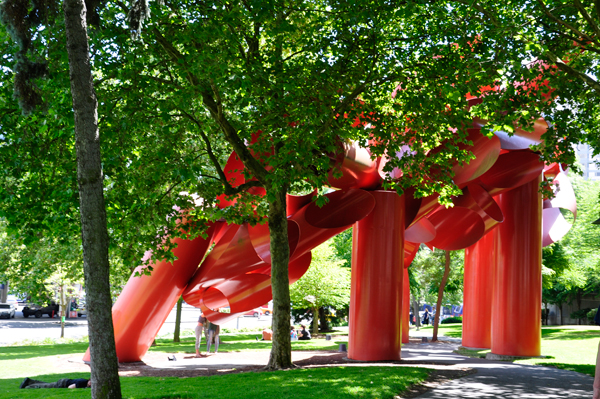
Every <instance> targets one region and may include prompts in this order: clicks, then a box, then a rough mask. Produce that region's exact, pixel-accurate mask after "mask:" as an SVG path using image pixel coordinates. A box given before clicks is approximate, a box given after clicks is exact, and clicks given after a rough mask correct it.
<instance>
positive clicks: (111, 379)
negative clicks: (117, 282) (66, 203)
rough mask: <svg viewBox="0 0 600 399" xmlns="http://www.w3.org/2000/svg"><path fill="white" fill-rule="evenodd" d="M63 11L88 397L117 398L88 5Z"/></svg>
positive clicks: (69, 1)
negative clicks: (72, 124)
mask: <svg viewBox="0 0 600 399" xmlns="http://www.w3.org/2000/svg"><path fill="white" fill-rule="evenodd" d="M63 10H64V14H65V29H66V35H67V52H68V54H69V72H70V79H71V95H72V97H73V111H74V115H75V147H76V150H77V182H78V185H79V206H80V208H79V211H80V214H81V237H82V245H83V271H84V278H85V289H86V301H87V305H88V315H87V319H88V334H89V340H90V359H91V380H92V388H91V390H92V398H94V399H105V398H110V399H120V398H121V383H120V381H119V373H118V360H117V352H116V349H115V337H114V331H113V322H112V314H111V308H112V299H111V294H110V283H109V273H110V265H109V262H108V230H107V223H106V208H105V205H104V193H103V178H104V177H103V174H102V164H101V157H100V135H99V131H98V102H97V100H96V93H95V92H94V86H93V80H92V71H91V66H90V56H89V44H88V36H87V26H86V8H85V4H84V1H83V0H65V1H64V3H63Z"/></svg>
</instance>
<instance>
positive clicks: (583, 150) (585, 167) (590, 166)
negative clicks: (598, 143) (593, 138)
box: [577, 144, 600, 181]
mask: <svg viewBox="0 0 600 399" xmlns="http://www.w3.org/2000/svg"><path fill="white" fill-rule="evenodd" d="M593 155H594V150H593V149H592V148H591V147H590V146H589V145H588V144H578V145H577V157H578V158H579V162H580V163H581V170H582V172H583V178H584V179H585V180H594V181H600V166H598V164H596V162H600V155H596V156H595V157H594V156H593Z"/></svg>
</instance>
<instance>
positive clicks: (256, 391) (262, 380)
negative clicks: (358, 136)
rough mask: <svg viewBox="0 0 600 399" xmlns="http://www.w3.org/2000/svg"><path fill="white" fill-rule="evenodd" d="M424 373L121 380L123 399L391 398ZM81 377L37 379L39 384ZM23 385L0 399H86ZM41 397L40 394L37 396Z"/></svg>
mask: <svg viewBox="0 0 600 399" xmlns="http://www.w3.org/2000/svg"><path fill="white" fill-rule="evenodd" d="M427 375H428V372H427V371H426V370H424V369H419V368H410V367H331V368H312V369H296V370H287V371H277V372H262V373H240V374H227V375H221V376H211V377H193V378H176V377H167V378H161V377H122V378H121V386H122V392H123V398H132V399H133V398H140V399H142V398H143V399H153V398H186V399H194V398H207V397H210V398H219V399H227V398H235V399H243V398H292V397H299V398H303V399H310V398H319V399H328V398H331V399H334V398H381V399H383V398H390V399H391V398H393V397H394V396H396V395H398V393H400V392H402V391H404V390H406V388H408V387H409V386H410V385H412V384H415V383H418V382H420V381H423V380H424V379H425V378H427ZM66 377H82V376H81V374H77V375H64V374H61V375H53V374H47V375H41V376H38V378H39V379H40V380H47V381H55V380H58V379H59V378H66ZM21 381H22V379H0V399H5V398H6V399H8V398H40V397H44V398H65V397H68V398H89V396H90V393H89V391H88V390H86V389H47V390H44V391H39V390H36V389H32V390H27V389H19V388H18V386H19V384H20V382H21ZM42 392H43V394H42Z"/></svg>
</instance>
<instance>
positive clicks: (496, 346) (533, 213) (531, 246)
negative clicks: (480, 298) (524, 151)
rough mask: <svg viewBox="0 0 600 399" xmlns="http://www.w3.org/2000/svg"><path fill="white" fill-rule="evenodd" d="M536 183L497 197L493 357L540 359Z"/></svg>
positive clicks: (539, 237)
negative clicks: (499, 215) (499, 216)
mask: <svg viewBox="0 0 600 399" xmlns="http://www.w3.org/2000/svg"><path fill="white" fill-rule="evenodd" d="M540 182H541V175H540V177H538V179H534V180H532V181H530V182H529V183H527V184H525V185H523V186H521V187H518V188H515V189H513V190H511V191H508V192H506V193H504V194H501V195H500V196H499V198H498V203H499V204H500V208H501V209H502V212H503V213H504V222H503V223H502V224H501V225H499V226H498V232H497V236H496V239H497V240H498V241H497V244H496V245H497V246H496V248H497V267H496V273H495V278H494V296H493V302H492V308H491V312H492V346H491V349H492V353H495V354H498V355H507V356H539V355H540V354H541V353H540V352H541V309H542V304H541V300H542V231H541V218H542V199H541V194H540V193H539V191H538V190H539V183H540Z"/></svg>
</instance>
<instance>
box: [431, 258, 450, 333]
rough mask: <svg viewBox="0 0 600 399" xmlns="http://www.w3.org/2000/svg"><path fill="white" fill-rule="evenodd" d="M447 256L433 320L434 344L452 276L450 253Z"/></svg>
mask: <svg viewBox="0 0 600 399" xmlns="http://www.w3.org/2000/svg"><path fill="white" fill-rule="evenodd" d="M445 255H446V264H445V265H444V276H443V277H442V282H441V283H440V289H439V290H438V297H437V304H436V311H435V317H434V319H433V337H432V338H431V341H432V342H435V341H437V335H438V326H439V324H440V312H441V311H442V299H443V298H444V288H445V287H446V282H447V281H448V275H449V274H450V251H445Z"/></svg>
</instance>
